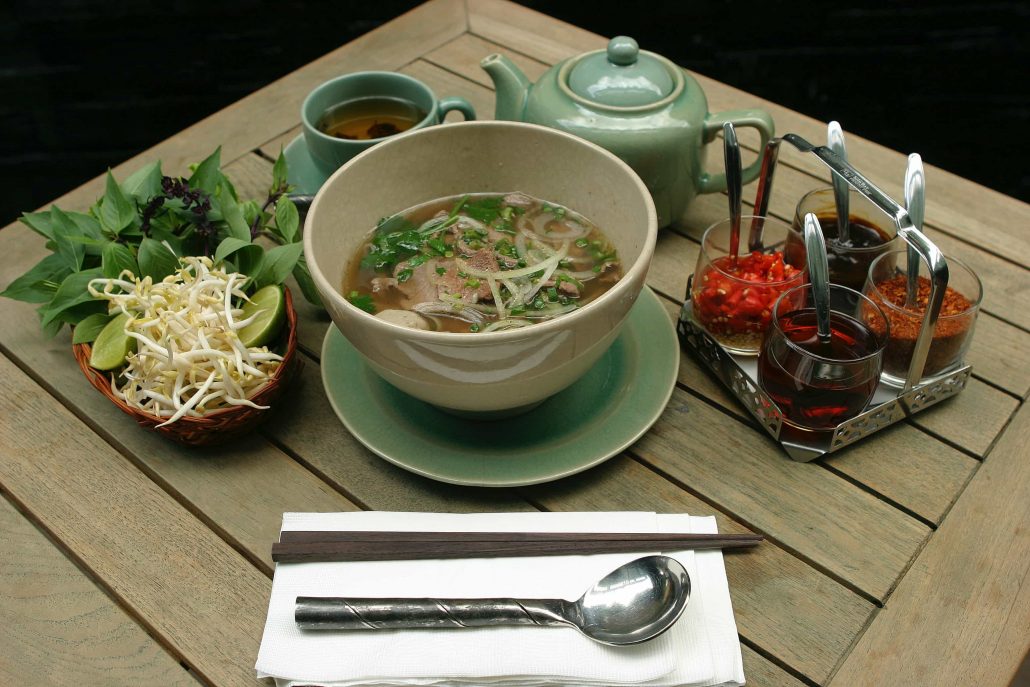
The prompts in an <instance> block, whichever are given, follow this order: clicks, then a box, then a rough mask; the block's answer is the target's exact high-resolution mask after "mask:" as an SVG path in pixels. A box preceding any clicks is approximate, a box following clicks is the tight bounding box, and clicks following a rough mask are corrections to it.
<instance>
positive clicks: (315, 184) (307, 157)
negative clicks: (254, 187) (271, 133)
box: [283, 134, 329, 195]
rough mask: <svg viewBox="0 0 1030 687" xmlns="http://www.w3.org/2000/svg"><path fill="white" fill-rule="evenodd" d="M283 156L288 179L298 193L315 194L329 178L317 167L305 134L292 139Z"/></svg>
mask: <svg viewBox="0 0 1030 687" xmlns="http://www.w3.org/2000/svg"><path fill="white" fill-rule="evenodd" d="M283 157H285V158H286V180H287V181H288V182H290V185H291V186H294V187H295V192H296V193H304V194H307V195H315V194H316V193H318V189H320V188H322V184H324V183H325V180H326V179H328V178H329V177H328V176H326V175H325V174H323V173H322V172H320V171H319V170H318V168H317V167H315V161H314V160H312V159H311V153H309V152H308V146H307V144H306V143H305V142H304V134H300V135H299V136H297V138H295V139H293V140H292V141H290V144H289V145H288V146H286V148H284V149H283Z"/></svg>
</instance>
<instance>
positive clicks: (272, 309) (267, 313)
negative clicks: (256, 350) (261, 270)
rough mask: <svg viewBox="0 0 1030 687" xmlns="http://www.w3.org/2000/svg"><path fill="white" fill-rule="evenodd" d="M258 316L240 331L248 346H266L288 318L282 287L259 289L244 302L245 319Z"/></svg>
mask: <svg viewBox="0 0 1030 687" xmlns="http://www.w3.org/2000/svg"><path fill="white" fill-rule="evenodd" d="M255 314H257V318H256V319H255V320H254V321H253V322H251V323H250V324H248V325H247V326H246V327H244V328H243V329H241V330H240V331H239V335H240V341H242V342H243V345H244V346H246V347H247V348H251V347H253V346H266V345H268V344H269V343H271V342H272V341H274V340H275V337H276V336H277V335H278V334H279V330H280V329H282V326H283V322H284V321H285V320H286V297H285V296H284V295H283V290H282V287H279V286H276V285H271V286H266V287H264V288H263V289H258V290H257V293H255V294H254V295H253V296H251V297H250V301H249V302H248V303H244V304H243V319H245V320H246V319H249V318H250V317H253V316H254V315H255Z"/></svg>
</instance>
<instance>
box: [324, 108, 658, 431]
mask: <svg viewBox="0 0 1030 687" xmlns="http://www.w3.org/2000/svg"><path fill="white" fill-rule="evenodd" d="M304 231H305V235H304V252H305V256H306V259H307V262H308V266H309V267H310V270H311V275H312V277H313V279H314V282H315V285H316V287H317V289H318V292H319V294H320V295H321V297H322V300H323V302H324V303H325V305H326V308H327V309H328V311H329V313H330V315H331V316H332V319H333V322H334V323H335V325H336V326H337V327H338V328H339V329H340V331H341V332H342V333H343V334H344V336H346V337H347V339H348V340H349V341H350V343H351V344H352V345H353V346H354V348H355V349H356V350H357V351H358V352H359V353H360V354H361V355H362V357H363V358H364V360H365V361H366V362H367V363H368V364H369V365H370V366H371V368H372V369H373V370H375V372H377V373H378V374H379V375H381V376H382V377H383V378H384V379H386V381H388V382H390V383H391V384H393V385H394V386H396V387H398V388H399V389H401V390H402V391H404V392H406V393H408V394H410V395H412V396H414V397H416V398H419V399H421V400H423V401H426V402H427V403H431V404H433V405H436V406H439V407H441V408H443V409H445V410H452V411H458V412H460V413H468V414H471V415H473V416H476V415H480V414H482V415H483V416H490V415H504V414H511V413H513V412H518V411H521V410H528V409H529V408H532V407H533V406H535V405H536V404H538V403H540V402H541V401H543V400H544V399H546V398H548V397H549V396H551V395H553V394H555V393H557V392H558V391H561V390H562V389H564V388H565V387H567V386H569V385H570V384H572V383H573V382H574V381H576V380H577V379H578V378H579V377H580V376H582V375H583V374H584V373H585V372H586V371H587V370H589V369H590V367H591V366H592V365H594V363H596V362H597V360H598V359H599V358H600V357H601V355H602V354H603V353H604V352H605V351H606V350H607V348H608V347H609V346H610V345H611V343H612V342H613V341H614V340H615V338H616V336H618V333H619V329H620V327H621V326H622V323H623V322H624V320H625V319H626V316H627V314H628V313H629V310H630V308H631V307H632V306H633V303H634V302H635V300H636V298H637V296H638V294H639V293H640V289H641V288H642V286H643V284H644V277H645V276H646V273H647V269H648V266H649V265H650V262H651V256H652V254H653V252H654V246H655V238H656V235H657V223H656V217H655V209H654V205H653V203H652V201H651V196H650V194H649V193H648V191H647V188H646V187H645V186H644V184H643V182H642V181H641V180H640V178H639V177H637V175H636V174H635V173H634V172H633V170H632V169H630V167H629V166H628V165H627V164H625V163H624V162H623V161H622V160H620V159H619V158H617V157H615V156H614V155H612V154H611V153H609V152H607V151H605V150H604V149H603V148H600V147H599V146H596V145H594V144H592V143H589V142H587V141H584V140H582V139H580V138H577V137H575V136H572V135H570V134H567V133H564V132H560V131H557V130H554V129H549V128H546V127H541V126H536V125H532V124H524V123H518V122H465V123H459V124H448V125H445V126H436V127H429V128H426V129H421V130H418V131H414V132H411V133H408V134H403V135H401V136H397V137H395V138H392V139H391V140H389V141H385V142H383V143H381V144H379V145H377V146H375V147H373V148H371V149H369V150H368V151H366V152H364V153H362V154H361V155H359V156H357V157H355V158H354V159H352V160H350V161H349V162H348V163H347V164H345V165H344V166H343V167H341V168H340V169H339V170H338V171H337V172H336V173H335V174H334V175H333V176H332V177H330V178H329V180H328V181H327V182H326V183H325V185H324V186H323V187H322V189H321V190H320V191H319V192H318V195H317V196H316V198H315V200H314V202H313V203H312V206H311V209H310V210H309V212H308V216H307V220H306V223H305V230H304Z"/></svg>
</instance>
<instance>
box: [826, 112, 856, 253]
mask: <svg viewBox="0 0 1030 687" xmlns="http://www.w3.org/2000/svg"><path fill="white" fill-rule="evenodd" d="M826 141H827V142H826V145H827V147H829V149H830V150H832V151H833V152H834V153H836V154H837V157H839V158H840V159H841V160H844V161H845V162H847V161H848V151H847V148H846V147H845V145H844V131H843V130H842V129H841V128H840V123H839V122H835V121H834V122H830V123H829V125H828V126H827V127H826ZM848 192H849V191H848V182H847V181H846V180H845V179H844V177H842V176H840V175H839V174H836V173H835V174H833V201H834V205H836V206H837V243H838V244H840V245H841V246H843V247H845V248H847V247H849V246H850V245H851V209H850V208H849V207H848V205H849V202H850V197H849V196H848Z"/></svg>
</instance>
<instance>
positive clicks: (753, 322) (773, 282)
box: [690, 215, 805, 355]
mask: <svg viewBox="0 0 1030 687" xmlns="http://www.w3.org/2000/svg"><path fill="white" fill-rule="evenodd" d="M752 219H753V218H752V217H750V216H747V215H745V216H744V217H743V218H742V219H741V234H742V238H741V240H740V251H741V253H740V254H739V255H737V256H731V255H730V254H729V245H730V221H729V220H728V219H727V220H723V221H721V222H717V223H716V224H713V225H712V226H710V227H709V228H708V230H707V231H705V234H704V238H703V239H702V240H701V253H700V254H699V255H698V258H697V267H696V268H695V270H694V278H693V281H692V282H691V290H690V298H691V304H692V306H693V310H694V318H695V319H696V320H697V322H698V323H699V324H700V325H701V326H702V327H704V328H705V330H706V331H707V332H708V333H709V334H710V335H711V336H712V337H713V338H714V339H715V340H716V341H718V342H719V343H720V344H721V345H722V346H723V348H725V349H726V350H728V351H729V352H731V353H737V354H741V355H757V354H758V349H759V348H760V347H761V344H762V336H763V335H764V334H765V331H766V330H767V329H768V328H769V325H770V323H771V322H772V309H773V305H774V304H775V303H776V299H777V298H779V296H780V294H781V293H783V292H784V291H786V290H787V289H790V288H793V287H795V286H798V285H800V284H803V283H804V282H805V272H804V259H805V256H804V251H803V250H802V252H801V254H800V255H799V256H796V257H794V258H792V260H793V261H794V264H792V263H791V262H787V261H785V260H784V257H783V253H782V252H781V251H780V250H779V249H778V247H781V246H783V243H784V241H785V240H786V238H787V236H788V235H789V234H790V225H789V224H787V223H786V222H781V221H779V220H776V219H773V218H771V217H765V218H760V219H762V220H763V221H764V229H763V232H762V245H760V246H755V247H754V248H756V250H753V251H748V245H747V242H748V233H749V229H750V227H751V222H752Z"/></svg>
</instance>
